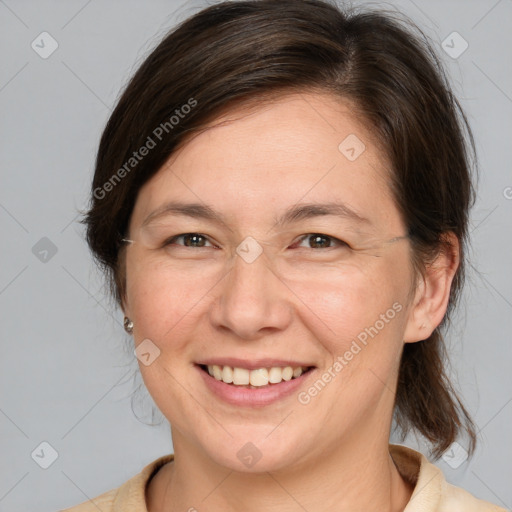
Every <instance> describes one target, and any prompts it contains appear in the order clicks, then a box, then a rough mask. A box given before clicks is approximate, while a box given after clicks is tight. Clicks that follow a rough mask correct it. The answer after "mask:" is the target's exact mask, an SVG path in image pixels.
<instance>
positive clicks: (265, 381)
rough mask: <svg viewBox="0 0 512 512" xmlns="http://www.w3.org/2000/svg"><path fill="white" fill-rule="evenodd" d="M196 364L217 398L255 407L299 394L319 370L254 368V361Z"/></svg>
mask: <svg viewBox="0 0 512 512" xmlns="http://www.w3.org/2000/svg"><path fill="white" fill-rule="evenodd" d="M260 364H261V363H260ZM274 364H277V363H274ZM195 366H196V368H197V369H198V371H199V373H200V377H201V379H202V381H203V382H204V384H205V385H206V388H207V389H208V390H209V391H210V393H211V394H212V395H213V397H214V398H216V399H220V400H222V401H223V402H225V403H228V404H230V405H235V406H239V407H251V408H255V407H264V406H267V405H270V404H272V403H274V402H277V401H279V400H283V399H285V398H287V397H289V396H291V395H294V394H297V393H298V392H299V391H300V388H301V387H303V386H305V385H306V384H305V383H306V381H307V380H309V378H310V377H311V376H312V374H314V373H315V369H316V367H315V366H304V365H296V364H294V365H293V366H290V365H288V366H274V365H271V366H268V367H267V366H261V367H254V366H255V364H254V363H253V364H251V365H250V366H253V367H252V368H243V367H240V366H235V365H233V366H231V365H221V364H196V365H195Z"/></svg>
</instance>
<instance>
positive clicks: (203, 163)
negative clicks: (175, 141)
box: [133, 93, 400, 228]
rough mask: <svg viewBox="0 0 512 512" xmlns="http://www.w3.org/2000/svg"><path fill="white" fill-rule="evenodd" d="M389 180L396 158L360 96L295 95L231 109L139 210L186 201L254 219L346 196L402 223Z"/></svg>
mask: <svg viewBox="0 0 512 512" xmlns="http://www.w3.org/2000/svg"><path fill="white" fill-rule="evenodd" d="M388 181H389V166H388V163H387V160H386V158H385V156H384V155H383V154H382V153H381V152H380V151H379V150H378V149H377V146H376V144H375V142H374V140H373V135H372V133H371V131H370V129H369V128H368V127H367V126H366V125H365V124H364V122H363V121H362V120H360V119H358V117H357V114H356V111H355V110H354V109H353V108H351V105H350V103H348V102H344V101H341V100H339V99H337V98H334V97H332V96H331V95H328V94H306V93H303V94H291V95H288V96H286V97H280V98H277V99H275V100H273V101H271V102H265V103H263V104H259V105H258V104H254V103H253V104H252V105H250V106H241V107H239V108H237V109H236V110H231V111H228V112H227V113H225V114H224V115H222V117H218V118H216V119H215V120H214V121H213V122H211V123H210V124H209V125H208V126H207V128H206V129H205V130H204V131H201V132H200V133H198V134H195V135H194V136H192V137H191V138H190V139H189V140H188V141H187V142H186V143H185V144H184V145H183V146H182V147H180V149H179V150H177V151H176V152H175V153H174V154H173V155H172V156H171V158H170V159H169V160H168V162H167V163H166V164H165V165H164V166H163V167H162V168H161V169H160V170H159V171H158V173H157V174H156V175H155V176H153V177H152V178H151V180H150V181H149V182H148V183H146V184H145V185H144V187H143V188H142V189H141V190H140V192H139V195H138V198H137V202H136V207H135V210H134V215H133V217H134V219H135V221H137V222H138V223H139V224H140V223H141V222H143V221H144V220H145V219H146V218H147V217H148V216H149V215H151V213H152V212H154V211H155V210H156V209H159V208H160V209H161V208H162V207H163V206H164V205H165V203H166V202H169V201H172V200H180V201H188V202H193V203H203V204H207V205H208V206H211V207H213V208H214V209H215V210H217V211H219V212H222V213H223V214H225V216H226V217H227V218H231V219H232V221H233V222H236V223H239V224H240V225H244V224H247V225H249V224H250V223H251V222H253V221H255V220H256V219H261V220H262V221H265V219H266V220H268V221H269V222H271V221H273V220H275V218H276V217H277V216H279V215H278V214H280V213H282V212H284V211H285V210H287V209H289V207H290V206H292V205H294V204H297V203H300V202H306V203H310V204H311V203H316V202H319V203H320V202H321V203H326V202H331V203H332V202H338V203H340V202H341V203H343V204H344V205H346V206H347V207H349V208H351V209H352V210H354V211H356V212H358V213H360V214H361V215H362V216H365V217H370V218H373V220H374V221H375V222H376V223H377V225H382V226H381V227H384V224H386V223H388V224H393V223H394V226H388V227H390V228H393V227H394V228H399V227H400V219H399V218H398V211H397V210H396V208H395V206H394V202H393V198H392V196H391V191H390V188H389V185H388Z"/></svg>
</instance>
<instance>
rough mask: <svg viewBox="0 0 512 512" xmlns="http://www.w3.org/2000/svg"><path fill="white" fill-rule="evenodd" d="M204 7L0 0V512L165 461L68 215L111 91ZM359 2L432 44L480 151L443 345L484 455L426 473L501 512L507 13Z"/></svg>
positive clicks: (469, 5) (500, 4)
mask: <svg viewBox="0 0 512 512" xmlns="http://www.w3.org/2000/svg"><path fill="white" fill-rule="evenodd" d="M211 3H213V1H212V2H211ZM355 3H358V2H355ZM360 3H368V2H360ZM206 5H207V4H206V3H205V2H200V1H193V2H180V1H176V0H166V1H163V0H159V1H157V0H152V1H142V0H139V1H135V0H131V1H121V0H117V1H100V0H89V1H87V0H72V1H64V0H61V1H57V0H53V1H50V0H46V1H45V0H43V1H35V0H32V1H28V0H26V1H23V0H19V1H15V0H0V48H1V58H2V65H1V68H0V108H1V121H0V130H1V133H0V141H1V156H0V159H1V160H0V169H1V180H2V181H1V188H0V225H1V234H2V242H1V243H2V252H1V254H2V259H1V265H0V311H1V321H0V333H1V355H0V365H1V367H0V390H1V396H0V432H1V435H0V443H1V451H0V511H10V512H18V511H19V512H21V511H27V510H31V511H36V510H37V511H39V512H51V511H56V510H59V509H61V508H64V507H69V506H72V505H75V504H78V503H81V502H83V501H85V500H87V499H89V498H93V497H95V496H97V495H98V494H100V493H103V492H105V491H107V490H109V489H112V488H114V487H118V486H119V485H121V484H122V483H123V482H125V481H126V480H127V479H128V478H130V477H132V476H133V475H135V474H136V473H138V472H139V471H140V470H141V469H142V467H143V466H144V465H146V464H148V463H149V462H151V461H152V460H154V459H155V458H157V457H159V456H161V455H164V454H166V453H171V452H172V443H171V437H170V431H169V426H168V424H167V423H166V422H164V423H163V424H161V425H160V426H156V427H151V426H147V425H146V424H144V423H143V422H141V421H139V420H138V419H137V418H136V417H135V416H134V414H133V413H132V409H131V404H130V396H131V394H132V392H133V391H134V389H135V387H136V386H138V385H139V384H140V382H141V380H140V376H137V373H136V372H137V364H136V359H135V358H134V356H133V346H132V345H131V343H132V341H131V339H130V338H129V337H128V336H127V335H126V334H125V333H124V331H123V329H122V315H121V312H120V311H117V310H116V309H115V308H113V307H112V305H111V304H110V303H109V300H108V297H107V295H106V293H105V289H104V285H103V281H102V277H101V275H100V274H99V272H98V271H97V270H96V268H95V267H94V264H93V262H92V258H91V255H90V253H89V251H88V248H87V246H86V244H85V242H84V239H83V227H82V226H81V225H80V224H78V222H77V220H78V217H77V213H78V211H79V210H80V209H84V208H86V206H87V201H88V192H89V185H90V182H91V178H92V172H93V167H94V158H95V152H96V149H97V144H98V142H99V138H100V135H101V132H102V129H103V127H104V124H105V122H106V121H107V119H108V116H109V114H110V111H111V109H112V107H113V105H114V104H115V101H116V98H117V97H118V94H119V91H120V89H121V88H122V87H123V85H124V84H125V83H126V81H127V80H128V78H129V77H130V76H131V74H132V73H133V72H134V71H135V69H136V68H137V66H138V65H139V64H140V63H141V61H142V60H143V58H144V57H145V56H146V55H147V54H148V52H149V51H150V50H151V48H153V47H154V46H155V45H156V44H157V42H158V41H159V40H160V39H161V37H163V35H164V34H165V32H166V31H167V30H169V29H170V28H172V26H173V25H174V24H175V23H176V22H178V21H181V20H183V19H185V18H186V17H188V16H189V15H191V14H193V13H194V12H196V11H197V10H199V9H200V8H201V7H204V6H206ZM370 5H380V6H382V5H384V6H385V7H387V8H390V9H396V8H398V9H399V10H401V11H402V12H404V13H405V14H407V15H408V16H410V17H411V18H412V19H413V20H414V21H415V22H416V23H417V24H418V25H419V26H420V27H421V28H422V29H423V30H424V31H425V32H426V33H427V34H428V35H429V36H430V37H431V38H432V39H433V41H434V43H435V45H436V47H437V49H438V53H439V55H440V56H441V57H442V59H443V61H444V62H445V64H446V67H447V69H448V72H449V75H450V78H451V80H452V83H453V87H454V90H455V92H456V94H457V96H458V97H459V98H460V101H461V103H462V105H463V107H464V108H465V110H466V112H467V114H468V116H469V120H470V123H471V125H472V128H473V130H474V134H475V137H476V141H477V148H478V156H479V159H480V172H481V177H480V182H479V189H478V200H477V203H476V206H475V208H474V210H473V212H472V220H471V231H472V250H471V253H470V257H471V262H472V265H473V267H474V269H470V271H469V276H468V278H469V279H468V283H467V287H466V290H465V294H464V297H463V301H462V304H461V306H462V308H461V310H460V314H459V315H458V316H457V317H456V319H455V322H454V325H453V329H452V330H451V334H450V337H449V348H450V354H451V361H452V371H451V374H452V375H453V378H454V381H455V383H456V384H457V385H458V386H459V389H461V391H462V396H463V397H464V400H465V402H466V404H467V406H468V408H469V410H470V412H471V413H472V415H473V416H474V419H475V420H476V423H477V425H478V429H479V437H480V444H479V447H478V449H477V452H476V454H475V456H474V457H473V459H471V460H470V461H468V460H466V461H463V457H462V458H461V455H460V452H457V449H455V451H451V452H450V453H449V454H447V456H446V458H445V459H440V460H439V461H438V462H437V463H436V464H437V465H438V466H439V467H440V468H441V469H442V470H443V472H444V473H445V475H446V478H447V479H448V481H450V482H452V483H454V484H455V485H459V486H461V487H464V488H465V489H467V490H469V491H470V492H472V493H473V494H475V495H476V496H478V497H480V498H483V499H486V500H489V501H492V502H495V503H497V504H499V505H501V506H504V507H506V508H511V507H512V441H511V437H512V428H511V425H512V372H511V371H510V368H511V360H512V344H511V343H510V340H511V336H510V332H511V330H512V315H511V313H512V277H511V275H512V272H511V270H512V263H511V262H512V259H511V257H510V256H511V252H512V251H511V249H512V240H511V233H512V215H511V213H512V174H511V167H510V162H511V161H512V138H511V135H512V116H511V114H512V62H511V60H512V59H511V56H512V51H511V50H512V32H511V30H510V26H511V23H512V1H511V0H499V1H496V0H466V1H462V0H460V1H456V0H449V1H448V0H435V1H428V2H427V1H421V0H415V1H412V0H399V1H398V0H397V1H392V2H389V3H387V4H383V3H379V2H374V3H371V4H370ZM43 32H47V34H43V35H41V34H42V33H43ZM454 32H456V34H454ZM56 45H58V47H57V48H56V49H55V50H54V51H53V53H51V52H52V50H53V49H54V46H56ZM466 45H467V48H466ZM50 53H51V54H50ZM134 374H135V375H136V377H134V378H133V376H134ZM134 379H135V380H134ZM144 391H145V390H144ZM146 394H147V393H146ZM142 396H143V395H142ZM143 410H146V411H150V410H151V400H150V399H148V400H146V401H145V402H143V404H142V407H141V408H138V409H136V412H137V411H138V414H139V415H140V414H142V411H143ZM146 419H149V416H147V418H146ZM41 443H48V444H43V445H41ZM408 444H409V445H411V446H413V447H415V448H417V449H420V450H422V451H424V452H425V445H423V444H422V442H421V441H418V442H416V441H415V440H414V439H412V440H408ZM461 444H463V443H461ZM459 464H460V465H459ZM45 465H49V466H48V467H47V468H46V469H44V468H43V467H42V466H45ZM454 466H458V467H454Z"/></svg>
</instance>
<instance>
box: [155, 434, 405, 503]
mask: <svg viewBox="0 0 512 512" xmlns="http://www.w3.org/2000/svg"><path fill="white" fill-rule="evenodd" d="M385 434H386V433H384V435H385ZM358 438H359V442H356V440H354V439H347V440H346V441H344V442H343V443H342V445H340V446H339V447H338V448H337V449H336V450H335V451H331V452H329V453H326V452H323V453H322V452H321V451H318V452H317V453H314V454H311V456H310V457H308V460H307V461H304V463H302V464H297V465H295V466H294V467H293V468H291V469H290V468H287V469H286V470H279V471H271V472H263V473H242V472H237V471H233V470H229V469H227V468H225V467H223V466H220V465H218V464H216V463H215V462H214V461H212V459H211V458H210V457H208V456H207V455H206V454H205V453H204V452H202V451H199V450H198V449H197V447H196V446H193V445H190V444H188V443H187V440H186V439H185V438H183V437H182V436H181V435H180V433H176V432H173V444H174V447H175V452H174V453H175V459H174V462H173V463H170V464H167V465H166V466H164V468H162V470H160V471H159V472H158V473H157V475H156V476H155V478H154V479H153V480H152V482H151V484H150V486H148V500H147V501H148V511H149V512H163V511H165V512H172V511H178V510H180V511H183V510H194V509H195V510H204V509H208V510H212V511H215V510H222V511H223V512H235V511H238V510H246V511H248V512H252V511H254V512H256V511H259V510H262V509H265V510H267V511H268V512H273V511H274V510H275V511H276V512H277V511H279V512H287V511H292V510H293V511H296V510H298V507H300V508H303V509H304V510H307V511H308V512H317V511H318V512H320V511H322V512H334V511H336V512H349V511H354V510H366V511H373V510H375V511H377V510H378V511H379V512H388V511H389V512H399V511H403V509H404V508H405V506H406V504H407V503H408V501H409V499H410V496H411V493H412V490H413V489H412V486H411V485H410V484H408V483H407V482H405V481H404V480H403V478H402V477H401V476H400V474H399V472H398V470H397V468H396V466H395V464H394V463H393V460H392V458H391V456H390V454H389V451H388V439H389V437H385V436H382V437H380V438H375V437H373V440H372V441H367V440H366V439H372V438H371V437H367V438H366V439H365V437H364V436H361V433H359V435H358ZM192 475H193V477H191V476H192Z"/></svg>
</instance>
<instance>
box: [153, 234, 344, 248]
mask: <svg viewBox="0 0 512 512" xmlns="http://www.w3.org/2000/svg"><path fill="white" fill-rule="evenodd" d="M187 235H194V236H199V237H202V238H204V239H206V240H208V241H209V242H210V243H212V242H211V241H210V240H209V239H208V237H207V236H206V235H203V234H202V233H182V234H180V235H175V236H172V237H171V238H168V239H167V240H166V241H165V242H164V243H163V247H166V246H168V245H172V244H173V243H174V242H175V241H176V240H178V239H179V238H181V237H184V236H187ZM313 236H315V237H322V238H326V239H330V240H331V241H334V242H335V243H337V244H339V245H340V246H341V247H350V246H349V244H347V243H346V242H344V241H343V240H340V239H339V238H335V237H333V236H330V235H324V234H323V233H306V234H305V235H301V236H300V237H299V240H298V242H299V243H302V242H303V241H304V240H307V239H308V238H310V237H313ZM295 243H297V242H295ZM180 245H181V244H180ZM182 247H187V246H185V245H182ZM187 248H190V249H194V247H187ZM195 249H205V247H195ZM311 249H312V250H318V248H311ZM324 249H334V247H325V248H324Z"/></svg>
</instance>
